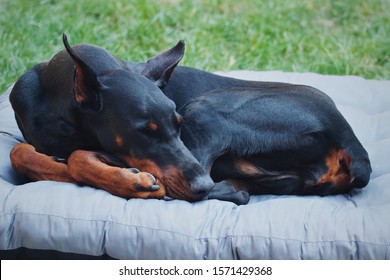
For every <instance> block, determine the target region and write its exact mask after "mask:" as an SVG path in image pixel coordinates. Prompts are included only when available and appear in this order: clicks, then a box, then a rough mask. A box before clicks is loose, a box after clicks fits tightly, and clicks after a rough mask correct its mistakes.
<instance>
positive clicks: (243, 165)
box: [10, 35, 371, 204]
mask: <svg viewBox="0 0 390 280" xmlns="http://www.w3.org/2000/svg"><path fill="white" fill-rule="evenodd" d="M63 43H64V46H65V50H63V51H61V52H59V53H58V54H56V55H55V56H54V57H53V58H52V59H51V60H50V61H48V62H43V63H40V64H38V65H36V66H34V67H33V68H32V69H30V70H28V71H27V72H26V73H25V74H24V75H23V76H22V77H21V78H20V79H19V80H18V81H17V83H16V84H15V86H14V88H13V90H12V92H11V95H10V101H11V103H12V106H13V109H14V111H15V116H16V120H17V123H18V126H19V128H20V129H21V131H22V133H23V135H24V137H25V139H26V140H27V142H28V144H26V143H21V144H19V145H17V146H15V148H14V149H13V150H12V152H11V162H12V165H13V167H14V169H15V170H16V171H18V172H20V173H22V174H24V175H26V176H27V177H29V178H30V179H32V180H56V181H65V182H76V183H79V184H87V185H91V186H94V187H97V188H101V189H104V190H106V191H108V192H110V193H112V194H114V195H117V196H121V197H125V198H133V197H134V198H137V197H138V198H163V197H165V196H169V197H172V198H178V199H185V200H188V201H196V200H201V199H205V198H209V199H211V198H217V199H221V200H227V201H233V202H235V203H237V204H245V203H247V202H248V199H249V194H266V193H267V194H297V195H307V194H309V195H328V194H338V193H344V192H348V191H350V190H351V189H353V188H363V187H364V186H366V185H367V183H368V181H369V178H370V173H371V167H370V161H369V158H368V154H367V152H366V151H365V149H364V148H363V147H362V145H361V143H360V142H359V140H358V139H357V138H356V136H355V135H354V133H353V131H352V129H351V127H350V126H349V125H348V123H347V122H346V120H345V119H344V117H343V116H342V115H341V113H340V112H339V111H338V110H337V108H336V106H335V104H334V103H333V101H332V100H331V99H330V98H329V97H328V96H327V95H325V94H324V93H322V92H320V91H319V90H317V89H314V88H312V87H308V86H303V85H292V84H286V83H271V82H254V81H244V80H238V79H232V78H227V77H222V76H218V75H214V74H212V73H208V72H205V71H201V70H197V69H194V68H190V67H182V66H177V64H178V63H179V62H180V60H181V59H182V57H183V55H184V42H183V41H179V42H178V44H177V45H176V46H175V47H173V48H172V49H170V50H168V51H166V52H163V53H161V54H159V55H157V56H156V57H153V58H151V59H149V60H148V61H147V62H146V63H136V62H125V61H122V60H120V59H118V58H116V57H114V56H113V55H112V54H110V53H109V52H107V51H106V50H104V49H102V48H100V47H98V46H93V45H88V44H81V45H76V46H73V47H71V46H70V45H69V43H68V40H67V37H66V36H65V35H64V36H63Z"/></svg>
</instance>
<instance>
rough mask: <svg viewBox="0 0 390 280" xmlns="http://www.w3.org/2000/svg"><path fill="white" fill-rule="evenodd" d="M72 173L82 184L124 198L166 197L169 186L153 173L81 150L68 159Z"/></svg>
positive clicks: (97, 153)
mask: <svg viewBox="0 0 390 280" xmlns="http://www.w3.org/2000/svg"><path fill="white" fill-rule="evenodd" d="M68 166H69V173H70V175H71V176H72V177H73V178H74V179H75V180H76V181H77V182H78V183H81V184H86V185H90V186H94V187H96V188H99V189H103V190H106V191H108V192H109V193H111V194H113V195H116V196H120V197H123V198H163V197H164V196H165V187H164V186H163V185H162V184H161V182H158V181H157V180H156V178H154V177H153V176H152V175H151V174H149V173H146V172H139V171H138V170H137V169H132V168H121V167H117V166H111V165H109V163H107V157H106V156H104V154H101V153H99V152H93V151H84V150H77V151H75V152H73V153H72V154H71V155H70V157H69V158H68Z"/></svg>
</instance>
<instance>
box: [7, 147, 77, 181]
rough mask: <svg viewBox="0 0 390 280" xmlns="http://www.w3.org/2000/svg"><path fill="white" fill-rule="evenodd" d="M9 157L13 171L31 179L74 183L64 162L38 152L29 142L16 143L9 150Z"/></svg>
mask: <svg viewBox="0 0 390 280" xmlns="http://www.w3.org/2000/svg"><path fill="white" fill-rule="evenodd" d="M10 158H11V164H12V167H13V168H14V169H15V171H16V172H18V173H20V174H22V175H24V176H26V177H28V178H30V179H31V180H33V181H41V180H52V181H58V182H72V183H75V180H74V179H73V178H72V177H71V176H70V174H69V170H68V166H67V165H66V164H64V163H60V162H57V161H55V160H54V159H53V158H52V157H50V156H47V155H45V154H42V153H38V152H37V151H36V150H35V148H34V147H33V146H32V145H30V144H26V143H21V144H18V145H16V146H15V147H14V148H13V149H12V151H11V154H10Z"/></svg>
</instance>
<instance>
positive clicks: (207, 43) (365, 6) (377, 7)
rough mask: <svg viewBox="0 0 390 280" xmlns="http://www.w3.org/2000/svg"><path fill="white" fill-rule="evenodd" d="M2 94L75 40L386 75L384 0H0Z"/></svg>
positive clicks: (389, 58)
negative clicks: (182, 47) (179, 45)
mask: <svg viewBox="0 0 390 280" xmlns="http://www.w3.org/2000/svg"><path fill="white" fill-rule="evenodd" d="M0 14H1V17H0V50H1V53H0V74H1V78H0V92H3V91H4V90H5V89H6V88H7V87H8V86H9V85H10V84H11V83H13V82H14V81H15V80H16V79H17V78H18V77H19V76H20V75H22V74H23V73H24V72H25V71H26V70H27V69H28V68H29V67H31V66H32V65H34V64H36V63H38V62H40V61H43V60H48V59H50V58H51V57H52V56H53V55H54V54H55V53H56V52H58V51H59V50H61V49H62V48H63V46H62V43H61V34H62V32H66V33H67V34H68V36H69V39H70V43H71V44H76V43H82V42H83V43H93V44H98V45H101V46H103V47H104V48H106V49H107V50H109V51H111V52H112V53H114V54H115V55H116V56H118V57H120V58H122V59H125V60H132V61H143V60H145V59H147V58H148V57H150V56H154V55H156V54H157V53H158V52H160V51H162V50H165V49H167V48H169V47H171V46H173V45H174V44H175V43H176V42H177V41H178V40H179V39H184V40H185V41H186V47H187V48H186V54H185V58H184V60H183V61H182V63H181V64H182V65H187V66H192V67H197V68H201V69H204V70H208V71H228V70H237V69H250V70H283V71H295V72H306V71H310V72H317V73H322V74H337V75H359V76H362V77H365V78H368V79H390V18H389V17H390V1H388V0H370V1H367V0H345V1H344V0H289V1H282V0H274V1H255V0H253V1H249V0H241V1H236V0H211V1H210V0H204V1H203V0H199V1H180V0H160V1H147V0H146V1H141V0H128V1H126V0H121V1H106V0H70V1H55V0H0Z"/></svg>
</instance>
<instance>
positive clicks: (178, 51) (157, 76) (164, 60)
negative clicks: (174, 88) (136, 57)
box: [141, 40, 185, 88]
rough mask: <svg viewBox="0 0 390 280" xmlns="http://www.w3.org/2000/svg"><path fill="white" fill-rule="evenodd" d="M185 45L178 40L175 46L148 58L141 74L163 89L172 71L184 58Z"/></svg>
mask: <svg viewBox="0 0 390 280" xmlns="http://www.w3.org/2000/svg"><path fill="white" fill-rule="evenodd" d="M184 49H185V44H184V41H183V40H180V41H179V42H178V43H177V44H176V46H174V47H173V48H172V49H169V50H167V51H165V52H163V53H161V54H159V55H157V56H155V57H152V58H150V59H149V60H148V61H147V62H146V65H145V68H144V69H143V70H142V71H141V74H142V75H144V76H145V77H147V78H148V79H150V80H151V81H153V82H154V83H155V84H156V85H157V86H158V87H160V88H162V87H164V86H165V85H166V84H167V82H168V80H169V78H170V77H171V74H172V72H173V70H175V67H176V66H177V64H178V63H179V62H180V60H181V59H182V58H183V56H184Z"/></svg>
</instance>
